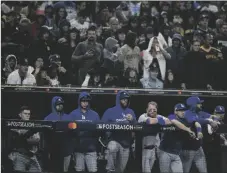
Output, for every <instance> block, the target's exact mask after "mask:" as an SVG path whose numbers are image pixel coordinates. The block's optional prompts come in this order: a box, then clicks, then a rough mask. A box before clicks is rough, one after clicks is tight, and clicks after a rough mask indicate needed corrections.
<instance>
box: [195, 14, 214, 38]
mask: <svg viewBox="0 0 227 173" xmlns="http://www.w3.org/2000/svg"><path fill="white" fill-rule="evenodd" d="M208 24H209V13H208V12H207V11H203V12H201V13H200V15H199V18H198V25H197V30H195V31H194V35H200V36H201V38H202V40H201V41H202V42H203V41H204V40H205V37H206V34H208V33H212V34H215V33H214V32H213V31H212V29H211V28H209V27H208Z"/></svg>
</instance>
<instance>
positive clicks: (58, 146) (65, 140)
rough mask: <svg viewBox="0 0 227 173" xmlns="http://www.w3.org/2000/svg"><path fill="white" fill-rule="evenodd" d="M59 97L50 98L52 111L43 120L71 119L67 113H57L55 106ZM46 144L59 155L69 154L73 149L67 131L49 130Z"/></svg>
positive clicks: (69, 134)
mask: <svg viewBox="0 0 227 173" xmlns="http://www.w3.org/2000/svg"><path fill="white" fill-rule="evenodd" d="M59 98H61V97H59V96H56V97H54V98H53V99H52V102H51V108H52V113H50V114H49V115H48V116H46V117H45V119H44V120H45V121H71V119H70V117H69V115H68V114H65V113H64V112H63V113H62V114H61V115H59V114H58V113H57V111H56V108H55V103H56V101H57V100H58V99H59ZM61 99H62V98H61ZM47 141H48V145H49V150H50V152H53V153H54V154H56V152H57V153H59V154H60V155H61V156H68V155H71V154H72V153H73V151H74V144H73V138H72V134H71V133H69V132H51V133H49V134H48V138H47Z"/></svg>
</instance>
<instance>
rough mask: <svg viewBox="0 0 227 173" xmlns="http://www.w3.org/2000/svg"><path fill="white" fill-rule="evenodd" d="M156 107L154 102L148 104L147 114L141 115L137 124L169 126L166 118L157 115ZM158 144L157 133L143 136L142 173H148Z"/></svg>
mask: <svg viewBox="0 0 227 173" xmlns="http://www.w3.org/2000/svg"><path fill="white" fill-rule="evenodd" d="M157 108H158V105H157V103H156V102H153V101H152V102H149V103H148V106H147V113H144V114H142V115H141V116H140V117H139V119H138V122H139V123H146V124H157V123H158V124H160V125H165V124H169V123H170V122H169V121H168V119H167V118H165V117H163V116H162V115H158V114H157ZM159 144H160V138H159V134H158V133H153V132H149V133H147V134H144V137H143V140H142V150H143V152H142V172H143V173H150V172H151V170H152V167H153V165H154V161H155V160H156V148H157V147H158V146H159Z"/></svg>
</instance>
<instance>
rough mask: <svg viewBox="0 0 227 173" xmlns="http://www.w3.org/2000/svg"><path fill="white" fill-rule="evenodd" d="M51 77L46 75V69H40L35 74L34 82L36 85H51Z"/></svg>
mask: <svg viewBox="0 0 227 173" xmlns="http://www.w3.org/2000/svg"><path fill="white" fill-rule="evenodd" d="M51 82H52V81H51V79H50V77H49V76H48V75H47V71H46V70H45V69H43V68H42V69H40V71H39V73H38V74H37V75H36V83H37V86H51V85H52V83H51Z"/></svg>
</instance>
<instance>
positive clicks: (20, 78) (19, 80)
mask: <svg viewBox="0 0 227 173" xmlns="http://www.w3.org/2000/svg"><path fill="white" fill-rule="evenodd" d="M7 84H9V85H36V79H35V77H34V76H33V75H32V74H31V73H29V72H28V59H26V58H22V57H21V58H20V59H19V69H17V70H15V71H13V72H12V73H10V74H9V76H8V78H7Z"/></svg>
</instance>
